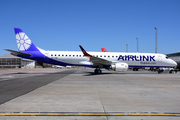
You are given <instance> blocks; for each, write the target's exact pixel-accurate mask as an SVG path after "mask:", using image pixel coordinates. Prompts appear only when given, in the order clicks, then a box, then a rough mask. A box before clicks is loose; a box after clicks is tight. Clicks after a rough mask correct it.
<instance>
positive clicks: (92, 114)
mask: <svg viewBox="0 0 180 120" xmlns="http://www.w3.org/2000/svg"><path fill="white" fill-rule="evenodd" d="M0 116H177V117H180V113H154V112H152V113H133V112H132V113H131V112H124V113H123V112H114V113H111V112H109V113H108V112H107V113H101V112H92V113H88V112H22V113H21V112H12V113H2V112H1V113H0Z"/></svg>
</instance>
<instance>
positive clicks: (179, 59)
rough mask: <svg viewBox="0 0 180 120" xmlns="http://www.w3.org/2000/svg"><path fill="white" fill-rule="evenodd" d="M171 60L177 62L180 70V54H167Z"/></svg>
mask: <svg viewBox="0 0 180 120" xmlns="http://www.w3.org/2000/svg"><path fill="white" fill-rule="evenodd" d="M166 55H167V56H168V57H169V58H171V59H173V60H174V61H176V62H177V64H178V65H177V68H178V69H180V52H177V53H171V54H166Z"/></svg>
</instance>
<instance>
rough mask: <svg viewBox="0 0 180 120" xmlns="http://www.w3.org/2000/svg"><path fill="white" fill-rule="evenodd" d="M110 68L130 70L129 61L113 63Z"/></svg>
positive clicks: (123, 70) (120, 70)
mask: <svg viewBox="0 0 180 120" xmlns="http://www.w3.org/2000/svg"><path fill="white" fill-rule="evenodd" d="M110 68H111V69H112V70H114V71H118V72H125V71H127V70H128V64H127V63H116V64H113V65H111V67H110Z"/></svg>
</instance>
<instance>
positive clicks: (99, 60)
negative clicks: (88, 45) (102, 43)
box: [79, 45, 112, 65]
mask: <svg viewBox="0 0 180 120" xmlns="http://www.w3.org/2000/svg"><path fill="white" fill-rule="evenodd" d="M79 47H80V48H81V51H82V52H83V54H84V56H86V57H90V60H89V61H90V62H92V63H93V64H95V65H111V64H112V61H109V60H106V59H102V58H98V57H94V56H92V55H90V54H89V53H87V52H86V51H85V50H84V48H83V47H82V46H81V45H79Z"/></svg>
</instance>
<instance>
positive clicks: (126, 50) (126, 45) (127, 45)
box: [126, 44, 128, 52]
mask: <svg viewBox="0 0 180 120" xmlns="http://www.w3.org/2000/svg"><path fill="white" fill-rule="evenodd" d="M126 52H128V44H126Z"/></svg>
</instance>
